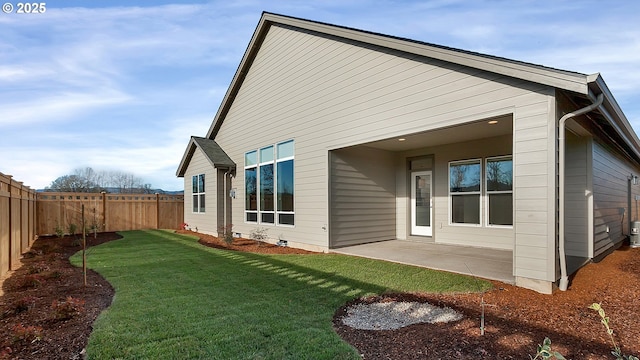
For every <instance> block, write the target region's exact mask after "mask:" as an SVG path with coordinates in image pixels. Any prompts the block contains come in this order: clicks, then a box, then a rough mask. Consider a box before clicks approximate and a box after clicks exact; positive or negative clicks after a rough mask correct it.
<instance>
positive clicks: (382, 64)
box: [216, 26, 553, 263]
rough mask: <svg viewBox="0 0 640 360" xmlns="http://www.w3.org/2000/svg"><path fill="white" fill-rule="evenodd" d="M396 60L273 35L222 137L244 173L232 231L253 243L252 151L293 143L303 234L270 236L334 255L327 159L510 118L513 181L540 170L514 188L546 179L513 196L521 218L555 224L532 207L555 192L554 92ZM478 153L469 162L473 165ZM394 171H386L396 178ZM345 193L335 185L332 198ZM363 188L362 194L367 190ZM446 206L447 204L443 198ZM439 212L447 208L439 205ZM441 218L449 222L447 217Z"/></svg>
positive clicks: (328, 41) (505, 244) (504, 232)
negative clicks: (249, 216)
mask: <svg viewBox="0 0 640 360" xmlns="http://www.w3.org/2000/svg"><path fill="white" fill-rule="evenodd" d="M399 55H401V54H399V53H395V52H392V51H388V52H380V51H376V49H375V48H372V47H367V46H366V45H362V46H357V45H356V44H353V43H342V42H339V41H336V40H335V39H333V38H328V37H322V36H318V35H316V34H313V33H309V32H301V31H300V32H299V31H294V30H291V29H289V28H285V27H279V26H274V27H272V28H271V29H270V30H269V32H268V34H267V35H266V37H265V39H264V43H263V44H262V46H261V48H260V51H259V52H258V53H257V55H256V57H255V59H254V61H253V64H252V66H251V68H250V69H249V71H248V73H247V75H246V78H245V80H244V83H243V84H242V86H241V88H240V90H239V91H238V94H237V95H236V97H235V100H234V103H233V105H232V106H231V108H230V109H229V112H228V114H227V116H226V119H225V120H224V123H223V124H222V126H221V128H220V131H219V132H218V134H217V136H216V141H217V142H218V144H220V146H221V147H222V148H223V149H224V150H225V151H226V152H227V154H228V155H229V156H230V157H231V158H232V159H233V160H234V161H235V162H236V164H238V173H237V175H236V177H235V178H234V179H233V187H235V188H237V190H238V192H237V197H236V199H234V200H233V201H232V203H233V205H232V206H233V219H234V220H233V223H234V225H235V228H236V229H237V230H238V231H240V232H242V233H243V234H247V233H249V232H250V231H251V230H252V229H254V228H256V227H257V226H256V225H254V224H246V223H244V220H243V219H244V170H243V166H244V153H245V152H247V151H249V150H254V149H259V148H260V147H263V146H266V145H270V144H275V143H277V142H280V141H284V140H288V139H294V140H295V213H296V215H295V216H296V225H295V226H294V227H275V226H264V227H265V228H268V229H269V234H270V236H273V237H278V236H282V237H283V238H285V239H287V238H288V239H290V240H295V241H298V242H303V243H307V244H311V245H318V246H327V245H328V238H329V236H328V234H329V232H328V225H329V222H330V221H329V207H328V199H329V183H330V181H329V178H328V174H329V157H328V153H329V151H330V150H334V149H340V148H344V147H348V146H354V145H360V144H363V143H367V142H370V141H375V140H382V139H387V138H390V137H395V136H400V135H406V134H411V133H415V132H422V131H428V130H433V129H438V128H442V127H449V126H455V125H461V124H465V123H468V122H471V121H478V120H481V119H483V118H486V117H489V116H496V115H500V114H506V113H510V112H513V113H514V116H515V120H514V132H515V135H514V141H513V143H509V144H508V149H509V151H511V150H512V149H513V151H514V165H515V168H516V170H515V171H514V172H515V173H517V172H518V171H522V172H523V174H526V172H527V170H526V169H527V168H528V167H527V166H525V165H529V164H531V165H533V166H535V169H536V170H539V171H542V172H541V173H537V174H529V175H523V176H522V177H521V178H516V179H515V181H520V179H522V181H523V184H524V183H525V182H526V181H528V180H525V179H526V178H527V177H528V176H543V177H544V178H545V179H546V181H544V182H542V183H537V184H534V183H530V184H529V186H530V187H529V189H530V190H525V191H524V192H523V194H522V196H521V198H520V199H518V198H517V196H518V194H517V193H514V196H515V197H516V200H515V208H516V215H517V212H518V211H525V210H522V209H524V208H530V209H531V210H534V211H539V212H541V214H539V215H538V216H544V213H546V214H547V216H549V214H548V211H549V209H548V203H547V202H544V201H537V200H540V199H538V198H537V197H535V198H534V199H533V200H536V201H529V200H532V198H531V195H533V194H542V193H545V192H546V195H545V196H547V195H549V193H552V191H550V190H548V187H549V186H550V184H552V183H553V182H552V181H550V180H549V175H548V172H549V168H551V169H552V168H553V167H552V166H548V163H549V159H550V157H549V156H548V155H549V154H548V152H547V146H548V145H549V144H552V142H551V141H549V140H548V131H545V126H546V123H547V120H548V117H549V114H548V112H549V103H548V99H549V94H550V91H549V89H547V88H546V87H543V86H539V85H534V84H531V83H527V82H525V81H519V80H513V79H510V78H506V77H501V76H496V75H493V74H489V73H485V72H481V71H478V70H473V69H468V68H464V67H462V66H457V65H448V64H445V63H442V62H440V61H436V60H430V59H426V58H419V57H416V56H399ZM505 109H509V110H508V112H505ZM425 146H428V145H427V144H425ZM471 150H473V149H471ZM472 153H473V151H471V152H470V153H469V154H468V155H466V156H470V157H476V156H475V155H473V154H472ZM503 154H504V153H503ZM501 155H502V154H501ZM393 166H394V167H391V168H389V169H388V172H390V173H394V171H393V170H394V169H396V167H395V165H393ZM444 174H446V172H444V173H442V174H440V175H441V176H443V175H444ZM445 181H446V180H445ZM347 184H348V183H343V184H340V185H338V184H336V186H337V188H336V189H335V190H341V188H340V187H341V186H347ZM362 185H363V189H364V188H365V187H366V186H369V185H368V184H364V183H363V184H362ZM397 188H398V187H397V184H396V189H397ZM442 188H446V185H445V186H443V187H442ZM540 188H542V189H540ZM343 189H345V188H343ZM527 193H528V194H529V195H527ZM360 195H361V194H360ZM536 196H538V195H536ZM439 199H440V200H438V201H445V202H446V201H447V200H446V195H445V198H440V196H439ZM520 201H522V202H523V203H522V205H521V204H520ZM345 203H348V202H346V201H345ZM398 203H399V202H398V201H397V200H396V199H395V197H394V199H393V202H392V203H391V204H390V205H389V206H391V207H394V208H395V207H396V206H397V205H398ZM438 208H440V210H442V209H447V208H448V207H447V205H446V204H444V205H443V204H440V205H438ZM336 209H337V207H336ZM397 216H398V219H400V217H404V218H405V219H404V220H406V216H407V214H406V210H405V209H402V210H398V211H397ZM437 216H444V219H447V218H448V214H444V215H443V213H440V215H437ZM521 216H522V215H521ZM536 221H538V220H536ZM404 224H406V222H403V226H404ZM443 230H444V229H442V230H441V229H439V228H438V227H436V228H434V232H435V234H436V236H439V235H440V233H442V236H443V240H446V239H450V240H451V242H454V243H465V241H464V240H463V239H461V238H460V237H459V236H460V235H458V233H459V234H463V237H464V236H466V237H467V238H468V239H470V238H472V237H473V235H474V230H473V228H466V229H462V228H461V227H456V229H455V230H456V231H457V232H458V233H456V232H455V231H454V232H451V233H450V234H449V235H447V234H446V230H445V231H443ZM490 232H494V234H498V236H496V237H495V238H493V237H491V236H487V238H486V239H481V240H480V241H478V243H484V244H489V245H488V246H491V247H498V248H509V249H512V248H513V236H514V229H495V230H493V229H492V230H491V231H490ZM547 232H548V231H547ZM398 233H400V232H398ZM394 236H395V234H394ZM447 236H450V237H449V238H448V237H447ZM516 236H517V235H516ZM496 239H497V240H496ZM469 241H470V240H467V243H468V242H469ZM548 242H551V241H548V235H541V236H540V237H539V238H538V239H537V240H536V241H535V242H534V243H535V244H534V246H540V247H546V246H548V244H547V243H548ZM540 260H541V261H542V262H543V263H544V262H545V261H546V259H545V258H541V259H540Z"/></svg>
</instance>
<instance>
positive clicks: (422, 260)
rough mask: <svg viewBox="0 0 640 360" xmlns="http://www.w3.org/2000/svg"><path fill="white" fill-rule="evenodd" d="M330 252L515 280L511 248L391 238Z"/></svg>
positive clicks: (490, 277)
mask: <svg viewBox="0 0 640 360" xmlns="http://www.w3.org/2000/svg"><path fill="white" fill-rule="evenodd" d="M331 252H334V253H339V254H346V255H354V256H361V257H366V258H371V259H378V260H386V261H393V262H397V263H402V264H407V265H414V266H421V267H425V268H429V269H435V270H444V271H450V272H454V273H459V274H467V275H473V276H477V277H481V278H485V279H491V280H498V281H502V282H505V283H508V284H514V283H515V277H514V276H513V252H512V251H509V250H495V249H484V248H474V247H466V246H456V245H444V244H435V243H423V242H416V241H406V240H389V241H381V242H376V243H370V244H362V245H355V246H347V247H343V248H338V249H332V250H331Z"/></svg>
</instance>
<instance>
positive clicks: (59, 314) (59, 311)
mask: <svg viewBox="0 0 640 360" xmlns="http://www.w3.org/2000/svg"><path fill="white" fill-rule="evenodd" d="M51 309H52V312H53V314H52V317H53V318H54V319H56V320H67V319H71V318H72V317H74V316H76V315H79V314H81V313H82V312H83V311H84V300H82V299H76V298H73V297H71V296H67V298H66V299H65V300H63V301H58V300H53V302H52V303H51Z"/></svg>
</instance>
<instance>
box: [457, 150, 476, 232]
mask: <svg viewBox="0 0 640 360" xmlns="http://www.w3.org/2000/svg"><path fill="white" fill-rule="evenodd" d="M481 170H482V169H481V165H480V160H468V161H456V162H451V163H449V198H450V201H451V203H450V210H451V215H450V216H451V218H450V220H451V223H452V224H470V225H480V194H481V181H480V178H481Z"/></svg>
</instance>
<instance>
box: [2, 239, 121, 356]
mask: <svg viewBox="0 0 640 360" xmlns="http://www.w3.org/2000/svg"><path fill="white" fill-rule="evenodd" d="M119 238H121V236H120V235H118V234H116V233H100V234H98V237H97V238H96V239H94V238H93V237H88V238H87V247H88V249H89V254H90V247H91V246H95V245H98V244H102V243H104V242H107V241H111V240H115V239H119ZM74 242H77V240H76V239H75V237H71V236H65V237H64V238H62V239H59V238H57V237H41V238H39V239H37V240H36V241H35V243H34V244H33V246H32V248H31V250H30V251H29V252H27V253H26V254H24V256H23V258H22V260H21V261H22V266H21V267H20V268H19V269H18V270H16V271H13V272H11V273H10V274H9V276H8V277H7V278H6V279H5V280H4V282H3V284H2V292H3V294H2V296H1V297H0V346H1V348H0V359H3V358H5V359H79V358H81V357H82V355H81V353H83V349H84V348H85V346H86V345H87V341H88V338H89V334H90V333H91V330H92V324H93V322H94V320H95V319H96V317H97V316H98V315H99V314H100V312H101V311H102V310H104V309H105V308H107V307H108V306H109V305H110V304H111V300H112V298H113V294H114V290H113V288H112V287H111V285H110V284H109V283H108V282H107V281H106V280H105V279H104V278H103V277H101V276H100V275H98V274H97V273H96V272H94V271H92V270H88V271H87V286H84V276H83V272H82V269H81V268H78V267H75V266H73V265H71V264H70V263H69V256H71V255H73V254H74V253H76V252H77V251H80V250H82V247H81V246H80V245H76V244H74ZM89 256H90V255H89ZM68 297H71V298H72V299H69V298H68ZM68 300H71V301H70V302H69V301H68ZM54 301H57V302H58V304H61V303H62V304H64V303H66V304H69V306H67V307H64V305H59V306H63V307H62V308H58V307H55V305H54ZM63 302H64V303H63ZM70 305H74V306H70ZM54 309H61V311H59V312H56V311H55V310H54ZM73 310H79V311H78V312H77V313H74V311H73ZM60 314H62V315H67V316H71V317H70V318H67V319H60V317H66V316H60Z"/></svg>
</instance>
